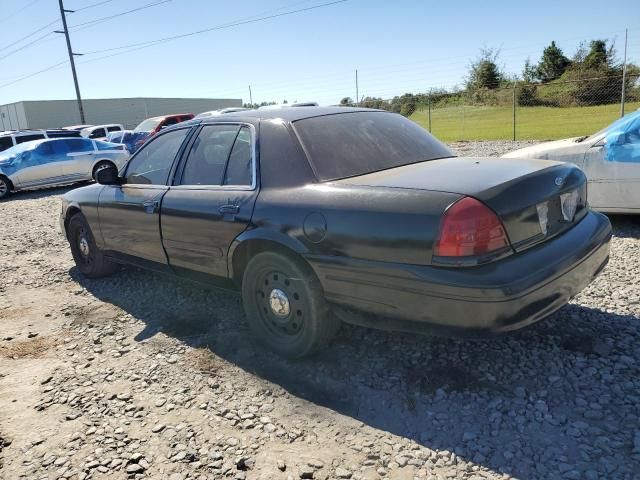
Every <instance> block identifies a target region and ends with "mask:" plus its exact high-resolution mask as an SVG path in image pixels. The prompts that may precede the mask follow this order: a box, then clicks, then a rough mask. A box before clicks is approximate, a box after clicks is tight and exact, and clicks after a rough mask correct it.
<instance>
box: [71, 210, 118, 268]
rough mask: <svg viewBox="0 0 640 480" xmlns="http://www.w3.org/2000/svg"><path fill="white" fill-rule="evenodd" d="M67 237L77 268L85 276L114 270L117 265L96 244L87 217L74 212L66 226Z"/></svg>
mask: <svg viewBox="0 0 640 480" xmlns="http://www.w3.org/2000/svg"><path fill="white" fill-rule="evenodd" d="M67 238H68V239H69V245H70V246H71V253H72V255H73V260H74V261H75V263H76V266H77V267H78V270H80V271H81V272H82V274H83V275H84V276H85V277H87V278H100V277H105V276H107V275H110V274H112V273H113V272H115V271H116V269H117V265H116V264H114V263H113V262H110V261H109V260H107V259H106V258H105V257H104V254H103V253H102V251H101V250H100V249H99V248H98V246H97V245H96V242H95V239H94V238H93V233H92V232H91V228H90V227H89V223H88V222H87V219H86V218H84V215H82V214H81V213H76V214H75V215H74V216H73V217H71V220H69V226H68V227H67Z"/></svg>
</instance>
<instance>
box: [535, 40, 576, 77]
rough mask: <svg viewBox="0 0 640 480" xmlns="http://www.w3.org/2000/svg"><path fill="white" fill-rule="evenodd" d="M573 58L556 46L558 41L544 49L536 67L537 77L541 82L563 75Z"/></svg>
mask: <svg viewBox="0 0 640 480" xmlns="http://www.w3.org/2000/svg"><path fill="white" fill-rule="evenodd" d="M569 65H571V60H569V59H568V58H567V57H565V56H564V53H562V50H561V49H560V48H559V47H557V46H556V42H551V45H549V46H548V47H546V48H545V49H544V50H543V51H542V58H541V59H540V62H538V66H537V67H536V77H537V78H538V80H540V81H541V82H550V81H552V80H556V79H558V78H560V77H561V76H562V74H563V73H564V71H565V70H566V69H567V67H568V66H569Z"/></svg>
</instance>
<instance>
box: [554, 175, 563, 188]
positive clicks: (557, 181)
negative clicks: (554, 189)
mask: <svg viewBox="0 0 640 480" xmlns="http://www.w3.org/2000/svg"><path fill="white" fill-rule="evenodd" d="M563 183H564V178H562V177H556V181H555V184H556V185H557V186H559V187H561V186H562V184H563Z"/></svg>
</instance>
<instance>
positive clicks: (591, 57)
mask: <svg viewBox="0 0 640 480" xmlns="http://www.w3.org/2000/svg"><path fill="white" fill-rule="evenodd" d="M615 57H616V50H615V45H614V44H613V43H611V45H610V46H609V47H607V41H606V40H592V41H591V42H590V43H589V53H587V55H586V56H585V58H584V62H583V63H584V67H585V68H594V69H602V68H614V67H615V66H616V65H615V63H616V60H615Z"/></svg>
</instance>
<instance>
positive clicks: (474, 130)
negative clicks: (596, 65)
mask: <svg viewBox="0 0 640 480" xmlns="http://www.w3.org/2000/svg"><path fill="white" fill-rule="evenodd" d="M638 108H640V102H632V103H627V104H626V106H625V112H627V113H628V112H632V111H634V110H636V109H638ZM619 116H620V105H619V104H615V105H597V106H594V107H563V108H558V107H518V108H517V109H516V139H517V140H554V139H559V138H566V137H577V136H580V135H589V134H591V133H594V132H596V131H598V130H600V129H601V128H603V127H606V126H607V125H608V124H609V123H611V122H612V121H614V120H615V119H617V118H618V117H619ZM411 119H412V120H414V121H416V122H417V123H419V124H420V125H422V126H423V127H424V128H427V129H428V128H429V116H428V112H427V110H418V111H417V112H415V113H414V114H413V115H412V116H411ZM431 133H433V134H434V135H435V136H436V137H437V138H439V139H440V140H442V141H444V142H451V141H456V140H510V139H511V138H512V137H513V111H512V108H511V107H481V106H452V107H443V108H434V109H432V110H431Z"/></svg>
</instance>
